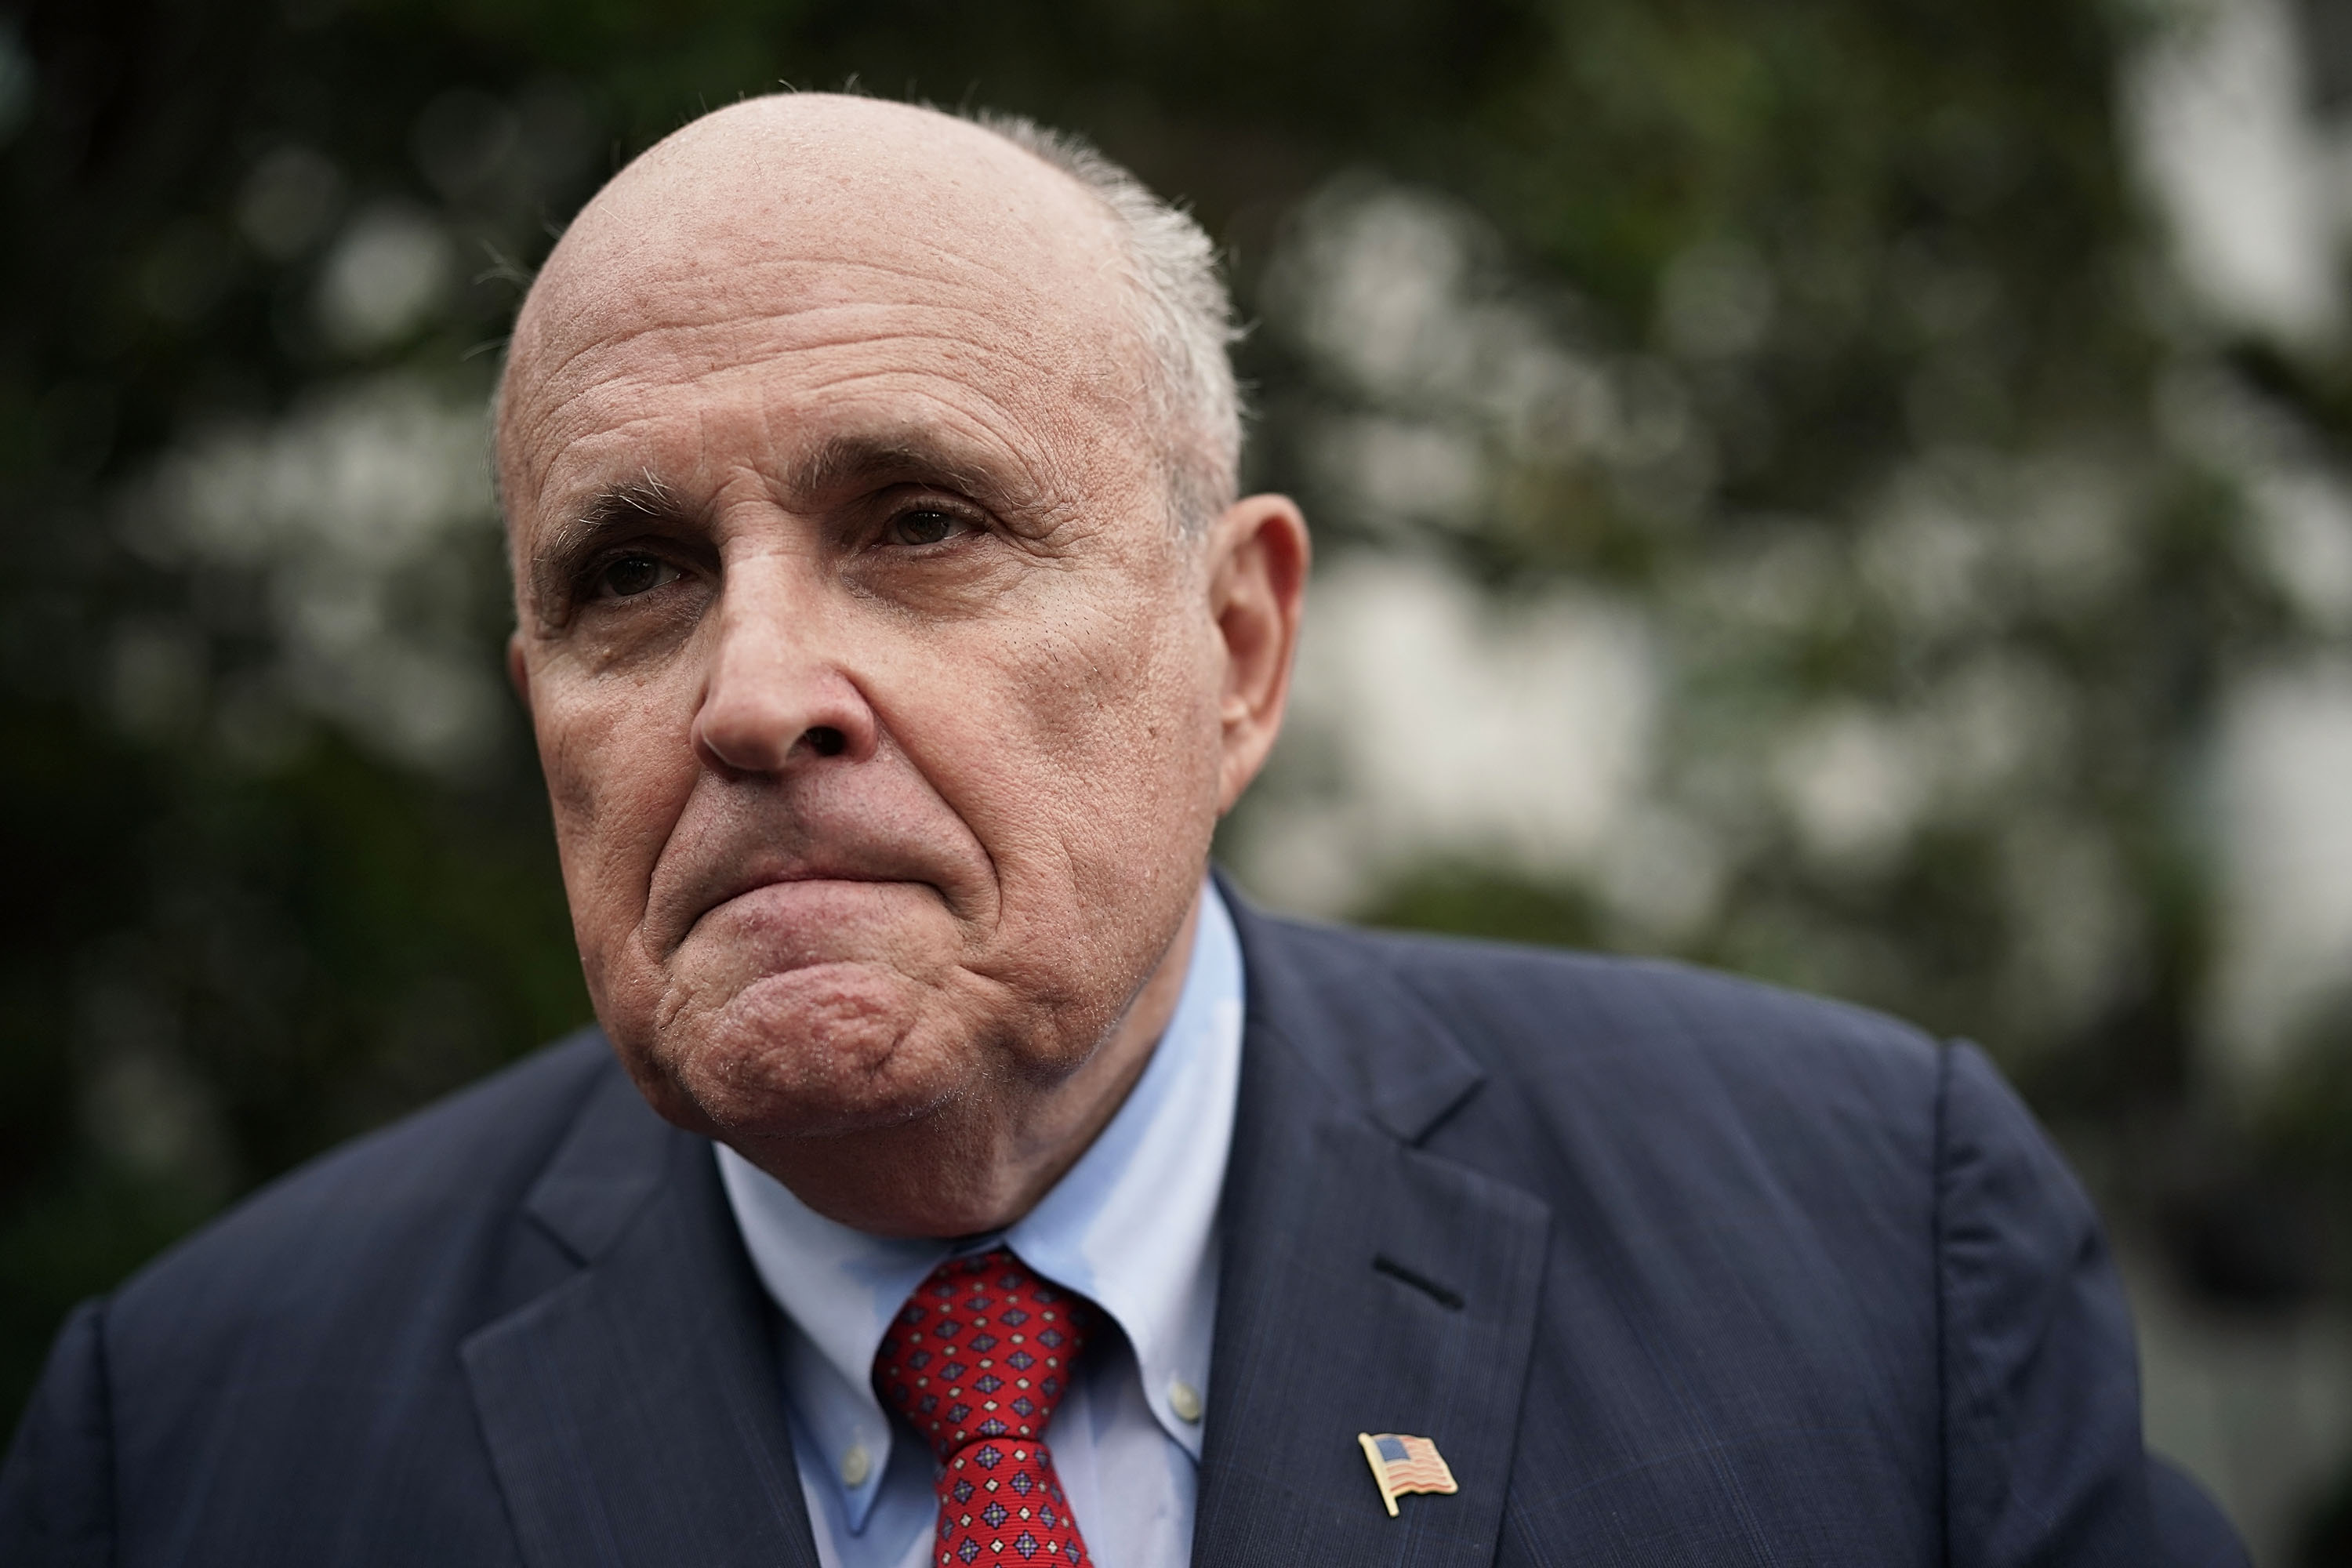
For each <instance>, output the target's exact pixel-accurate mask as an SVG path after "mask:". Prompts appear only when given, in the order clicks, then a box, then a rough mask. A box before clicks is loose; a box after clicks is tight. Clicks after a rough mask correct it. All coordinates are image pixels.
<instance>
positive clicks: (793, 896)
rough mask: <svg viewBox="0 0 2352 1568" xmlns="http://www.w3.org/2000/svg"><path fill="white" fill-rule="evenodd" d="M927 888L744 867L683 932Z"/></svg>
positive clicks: (862, 871) (802, 869) (817, 870)
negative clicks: (782, 910)
mask: <svg viewBox="0 0 2352 1568" xmlns="http://www.w3.org/2000/svg"><path fill="white" fill-rule="evenodd" d="M917 887H922V888H928V887H929V883H928V882H924V881H922V880H920V879H916V878H911V877H907V876H894V875H891V874H889V873H888V872H887V871H882V870H877V869H875V868H866V867H853V866H844V865H828V864H824V863H811V864H793V865H788V866H775V865H769V866H753V867H747V868H743V869H742V870H741V871H740V872H738V873H737V874H736V875H733V876H730V877H729V878H727V879H724V880H723V881H721V882H719V884H718V886H716V887H715V888H713V889H711V892H710V895H709V897H708V898H707V899H705V900H699V902H700V904H701V907H700V909H699V910H697V911H696V913H695V915H694V918H693V920H692V921H689V922H688V928H687V929H688V932H689V933H690V932H691V931H692V930H693V929H694V928H695V927H697V926H699V925H700V924H701V923H702V922H703V921H706V920H708V919H709V918H710V917H711V916H713V915H716V914H720V913H722V912H725V911H730V910H732V911H737V912H740V913H743V914H751V913H752V912H753V911H754V910H761V909H762V908H763V907H765V908H768V909H774V908H776V907H778V906H784V907H789V906H792V905H799V904H810V903H814V902H815V901H818V900H837V899H840V898H842V897H844V896H847V897H851V898H855V897H856V896H857V895H859V894H861V893H865V892H874V891H880V890H882V889H902V888H906V889H911V888H917Z"/></svg>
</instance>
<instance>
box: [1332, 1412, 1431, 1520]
mask: <svg viewBox="0 0 2352 1568" xmlns="http://www.w3.org/2000/svg"><path fill="white" fill-rule="evenodd" d="M1356 1442H1357V1444H1358V1446H1359V1447H1361V1448H1362V1449H1363V1450H1364V1463H1366V1464H1368V1465H1370V1466H1371V1467H1372V1480H1373V1482H1374V1483H1375V1484H1376V1485H1377V1486H1379V1488H1380V1489H1381V1505H1382V1506H1383V1507H1385V1508H1386V1509H1387V1510H1389V1517H1390V1518H1391V1519H1394V1518H1395V1517H1396V1510H1397V1506H1396V1500H1397V1499H1399V1498H1401V1497H1402V1496H1403V1495H1404V1494H1405V1493H1407V1492H1450V1491H1453V1490H1454V1472H1453V1471H1452V1470H1449V1469H1447V1468H1445V1457H1444V1455H1443V1454H1440V1453H1439V1452H1438V1451H1437V1445H1436V1444H1434V1443H1433V1442H1431V1441H1430V1440H1429V1439H1428V1438H1426V1437H1408V1436H1405V1435H1404V1434H1403V1433H1402V1432H1359V1433H1357V1434H1356Z"/></svg>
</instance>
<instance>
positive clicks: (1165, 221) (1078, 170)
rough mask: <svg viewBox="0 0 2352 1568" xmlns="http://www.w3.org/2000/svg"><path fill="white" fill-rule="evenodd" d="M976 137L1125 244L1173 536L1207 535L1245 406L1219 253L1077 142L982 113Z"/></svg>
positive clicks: (1225, 501) (1234, 476) (1228, 488)
mask: <svg viewBox="0 0 2352 1568" xmlns="http://www.w3.org/2000/svg"><path fill="white" fill-rule="evenodd" d="M971 119H972V121H973V122H974V123H975V124H978V125H979V126H981V127H982V129H984V130H987V131H992V132H995V133H996V134H997V135H999V136H1002V137H1003V138H1004V140H1006V141H1007V142H1012V143H1013V145H1014V146H1016V147H1018V148H1020V149H1021V150H1022V151H1023V152H1024V153H1030V154H1031V155H1032V156H1034V157H1036V158H1038V159H1040V160H1042V161H1043V162H1045V163H1049V164H1051V165H1052V166H1053V167H1055V168H1056V169H1059V170H1060V171H1062V173H1064V174H1067V175H1069V176H1070V177H1071V178H1072V179H1074V180H1076V181H1077V183H1078V184H1081V185H1083V186H1085V187H1086V188H1087V190H1088V191H1091V192H1092V193H1093V194H1094V195H1095V196H1096V197H1097V199H1098V200H1099V201H1101V203H1102V204H1103V205H1104V206H1105V207H1107V208H1108V209H1109V212H1110V215H1111V216H1112V218H1113V219H1114V220H1115V221H1116V223H1117V224H1118V231H1119V234H1120V236H1121V237H1123V238H1124V239H1125V240H1126V242H1127V256H1128V263H1129V269H1130V270H1129V279H1128V280H1129V283H1130V284H1131V285H1132V287H1133V289H1134V290H1135V295H1136V302H1135V314H1136V321H1137V326H1138V328H1139V331H1141V333H1142V336H1143V342H1144V347H1145V350H1146V351H1147V353H1149V355H1150V361H1151V370H1152V374H1151V382H1152V386H1151V396H1152V399H1153V402H1154V405H1155V406H1154V407H1153V409H1152V412H1153V414H1154V415H1155V416H1158V421H1159V424H1160V427H1161V428H1162V429H1163V430H1165V431H1166V432H1167V440H1166V444H1165V446H1164V447H1163V448H1162V459H1161V460H1162V461H1163V463H1164V464H1165V465H1166V468H1167V483H1168V490H1169V498H1170V505H1171V510H1172V511H1173V512H1174V516H1175V522H1176V525H1177V527H1178V528H1179V529H1180V530H1181V531H1183V532H1185V533H1188V534H1198V533H1200V532H1202V531H1205V530H1206V529H1207V528H1208V526H1209V524H1210V523H1211V522H1213V521H1215V519H1216V517H1217V515H1218V514H1219V513H1221V512H1223V510H1225V509H1226V508H1227V507H1229V506H1231V505H1232V504H1233V503H1234V496H1235V494H1236V493H1237V491H1238V489H1239V488H1240V483H1241V455H1242V400H1241V392H1240V389H1239V387H1238V386H1237V385H1236V384H1235V383H1234V366H1233V361H1232V360H1231V359H1230V358H1228V357H1227V353H1226V351H1227V349H1228V348H1229V347H1230V346H1231V345H1232V344H1233V343H1234V341H1235V340H1236V339H1238V338H1239V337H1240V336H1241V335H1242V334H1241V329H1240V328H1239V327H1238V326H1236V325H1235V324H1234V302H1233V297H1232V295H1230V294H1229V293H1227V292H1226V290H1225V280H1224V279H1223V276H1222V275H1221V274H1220V272H1219V271H1218V268H1217V250H1216V247H1215V246H1214V245H1213V244H1211V243H1210V240H1209V237H1208V235H1207V234H1205V233H1204V232H1202V228H1201V226H1200V225H1199V224H1198V223H1197V222H1195V221H1194V220H1193V218H1192V214H1191V213H1189V212H1186V211H1185V210H1184V209H1183V208H1182V207H1181V206H1178V205H1174V204H1173V203H1171V202H1165V201H1162V200H1160V197H1158V196H1156V195H1153V194H1152V193H1151V190H1150V187H1149V186H1147V185H1145V184H1144V183H1143V182H1142V181H1140V180H1139V179H1137V178H1136V177H1135V176H1134V175H1133V174H1129V172H1128V171H1127V170H1125V169H1123V168H1121V167H1120V166H1119V165H1118V164H1117V163H1112V162H1111V161H1110V160H1109V159H1108V158H1106V157H1104V156H1103V155H1102V153H1099V152H1097V150H1096V149H1095V147H1094V146H1093V145H1092V144H1091V143H1089V142H1087V141H1086V140H1085V139H1084V138H1083V137H1079V136H1075V135H1072V134H1071V133H1070V132H1066V131H1055V130H1051V129H1048V128H1047V127H1045V126H1043V125H1039V124H1038V123H1037V122H1036V121H1033V120H1024V119H1022V118H1021V117H1020V116H1018V115H1012V114H998V113H994V112H990V111H983V112H981V113H978V114H975V115H973V116H971Z"/></svg>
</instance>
